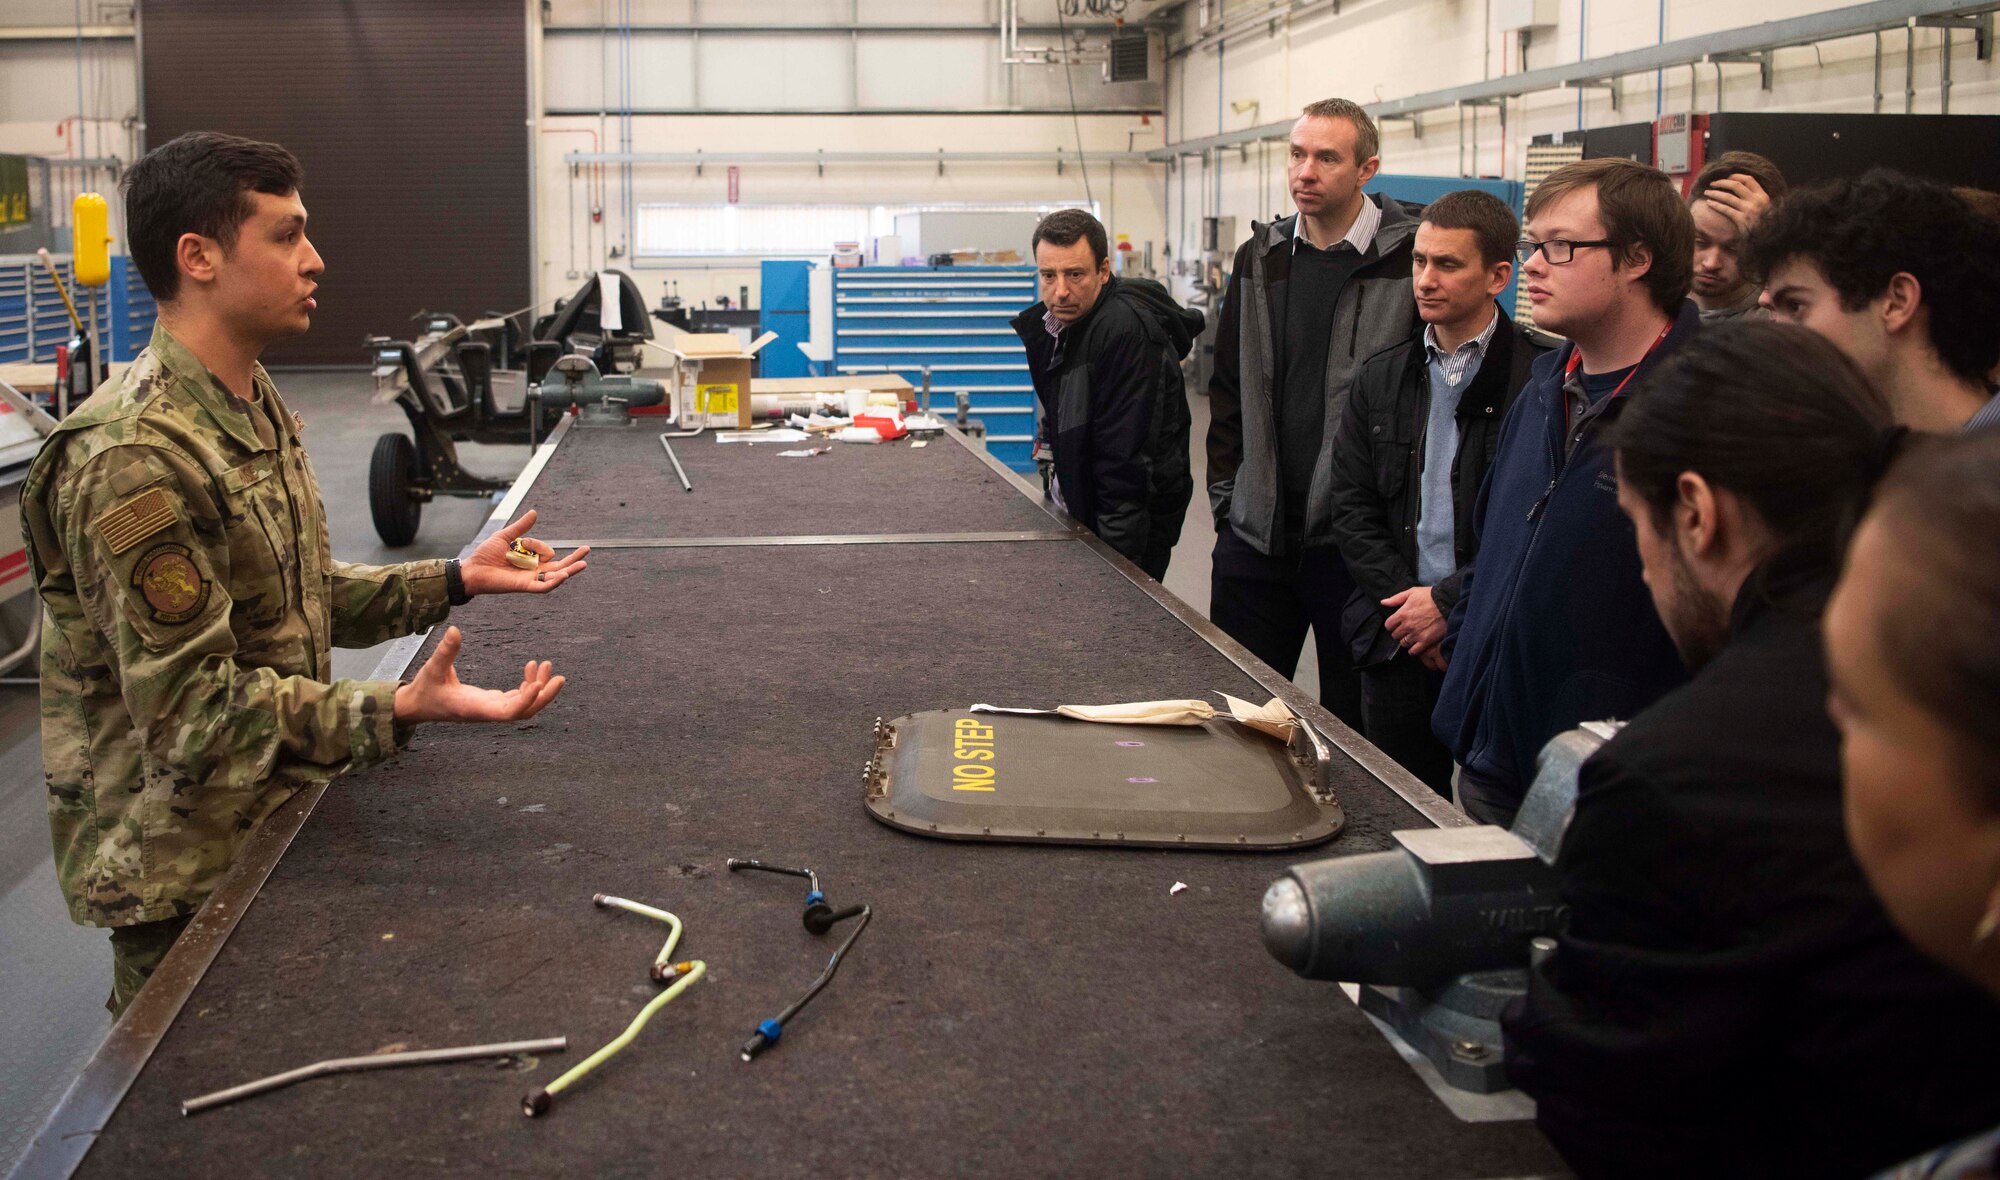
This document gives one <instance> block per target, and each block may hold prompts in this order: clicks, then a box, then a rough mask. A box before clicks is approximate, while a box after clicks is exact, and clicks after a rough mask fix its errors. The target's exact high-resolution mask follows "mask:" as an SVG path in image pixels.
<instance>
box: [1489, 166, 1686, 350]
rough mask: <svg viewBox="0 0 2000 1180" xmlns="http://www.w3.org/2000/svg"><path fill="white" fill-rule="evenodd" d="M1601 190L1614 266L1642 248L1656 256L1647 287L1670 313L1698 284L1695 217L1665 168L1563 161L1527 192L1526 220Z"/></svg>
mask: <svg viewBox="0 0 2000 1180" xmlns="http://www.w3.org/2000/svg"><path fill="white" fill-rule="evenodd" d="M1587 188H1594V189H1596V190H1597V216H1598V219H1599V220H1601V221H1602V222H1603V223H1604V236H1605V237H1606V238H1608V239H1610V240H1611V241H1612V242H1613V243H1615V246H1614V248H1613V250H1612V255H1611V264H1612V266H1614V267H1617V266H1620V265H1623V264H1625V263H1628V262H1635V261H1637V259H1636V258H1635V257H1634V256H1633V254H1634V251H1636V250H1638V249H1639V248H1641V247H1643V248H1644V249H1645V250H1646V252H1647V253H1649V254H1650V255H1652V267H1651V269H1649V270H1647V271H1646V290H1647V292H1648V293H1650V294H1651V295H1652V297H1653V302H1654V303H1655V304H1656V305H1658V307H1659V309H1660V310H1661V311H1663V312H1666V313H1667V314H1668V315H1674V314H1675V313H1677V312H1679V311H1680V307H1681V301H1682V300H1685V299H1686V298H1687V293H1688V288H1689V287H1690V286H1692V285H1693V283H1694V219H1693V218H1692V217H1691V216H1689V215H1688V211H1687V206H1686V205H1685V204H1683V203H1682V202H1681V193H1680V189H1678V188H1677V187H1675V185H1674V182H1673V180H1672V179H1671V178H1669V177H1668V176H1667V174H1666V173H1664V172H1662V171H1660V170H1659V169H1658V168H1653V167H1650V166H1648V165H1645V164H1641V163H1638V162H1637V161H1634V160H1627V159H1624V158H1622V157H1616V158H1613V157H1599V158H1597V159H1592V160H1578V161H1577V162H1576V163H1574V164H1564V165H1563V166H1562V167H1560V168H1558V169H1556V170H1555V171H1554V172H1551V173H1549V175H1548V177H1547V178H1546V179H1544V180H1543V181H1542V183H1540V184H1538V185H1536V186H1535V191H1534V192H1533V193H1531V194H1529V196H1528V220H1530V221H1533V220H1534V219H1535V215H1536V214H1537V213H1539V212H1541V211H1542V210H1543V209H1546V208H1548V207H1549V206H1550V205H1553V204H1555V203H1556V202H1557V201H1560V200H1562V199H1563V198H1564V197H1567V196H1569V195H1570V194H1571V193H1576V192H1581V191H1583V190H1584V189H1587Z"/></svg>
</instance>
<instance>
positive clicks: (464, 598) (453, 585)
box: [444, 557, 472, 606]
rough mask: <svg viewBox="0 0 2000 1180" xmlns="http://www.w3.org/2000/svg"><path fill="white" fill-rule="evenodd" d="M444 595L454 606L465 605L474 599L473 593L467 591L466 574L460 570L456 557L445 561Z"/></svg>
mask: <svg viewBox="0 0 2000 1180" xmlns="http://www.w3.org/2000/svg"><path fill="white" fill-rule="evenodd" d="M444 597H445V601H446V602H449V603H451V605H453V606H464V605H465V604H466V603H468V602H471V601H472V595H470V594H467V593H466V592H465V575H464V574H463V573H461V572H459V568H458V559H457V558H456V557H454V558H451V559H449V560H448V561H446V562H445V563H444Z"/></svg>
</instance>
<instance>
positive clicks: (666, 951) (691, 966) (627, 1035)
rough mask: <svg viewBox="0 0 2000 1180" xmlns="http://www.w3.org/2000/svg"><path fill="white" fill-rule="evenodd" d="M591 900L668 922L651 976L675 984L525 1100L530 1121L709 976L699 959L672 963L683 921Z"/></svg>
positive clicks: (616, 900) (618, 902)
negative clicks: (664, 938) (590, 1052)
mask: <svg viewBox="0 0 2000 1180" xmlns="http://www.w3.org/2000/svg"><path fill="white" fill-rule="evenodd" d="M591 900H592V901H593V902H595V903H596V904H597V905H598V906H600V907H610V908H612V909H620V910H625V911H627V912H629V913H634V914H638V915H640V916H642V917H647V918H654V919H657V920H658V921H661V922H665V923H666V924H667V928H668V930H667V945H666V946H664V947H662V948H661V949H660V953H659V956H658V957H657V958H655V959H654V960H653V969H652V976H653V981H654V982H656V983H660V982H665V981H666V980H668V979H672V980H673V982H672V983H671V984H668V985H667V987H666V988H665V990H663V991H661V992H660V994H659V995H657V996H654V997H653V998H652V1000H651V1001H649V1002H648V1003H647V1004H646V1006H645V1007H644V1008H641V1009H639V1014H638V1015H637V1016H634V1017H633V1018H632V1023H630V1024H628V1025H626V1026H625V1031H624V1032H622V1033H619V1034H618V1035H617V1036H616V1037H613V1038H612V1039H611V1041H610V1042H609V1043H608V1044H606V1045H605V1046H604V1047H603V1048H601V1049H599V1050H598V1051H597V1052H595V1053H592V1054H591V1055H590V1056H588V1057H586V1058H584V1059H583V1060H582V1061H580V1062H578V1063H577V1064H576V1065H575V1066H574V1067H572V1068H571V1069H570V1070H569V1072H567V1073H565V1074H563V1075H562V1076H561V1077H559V1078H557V1079H556V1080H555V1081H553V1082H550V1083H549V1084H548V1085H546V1086H544V1087H542V1088H541V1089H539V1090H536V1091H535V1092H534V1093H532V1094H530V1095H528V1096H527V1097H526V1098H525V1099H523V1100H522V1102H521V1110H522V1112H523V1113H525V1114H526V1115H527V1116H528V1117H529V1118H534V1117H535V1116H536V1115H538V1114H542V1113H543V1112H545V1111H547V1110H548V1109H549V1107H550V1105H552V1104H553V1103H554V1101H555V1096H556V1095H557V1094H560V1093H562V1092H563V1091H564V1090H567V1089H569V1088H570V1087H571V1086H573V1085H575V1084H576V1083H577V1082H579V1081H581V1080H582V1079H583V1077H584V1075H586V1074H588V1073H589V1072H590V1071H591V1070H593V1069H596V1068H597V1067H598V1066H600V1065H603V1064H604V1063H605V1062H607V1061H609V1060H611V1059H612V1058H613V1057H615V1056H617V1055H618V1052H619V1051H620V1050H621V1049H623V1048H625V1046H627V1045H629V1044H631V1043H632V1038H634V1037H636V1036H638V1035H639V1030H640V1029H642V1028H645V1027H646V1022H647V1021H649V1020H651V1019H652V1018H653V1014H654V1013H655V1012H658V1011H659V1010H660V1009H662V1008H664V1007H666V1006H667V1005H668V1004H670V1003H672V1002H673V999H674V997H675V996H678V995H680V994H681V993H682V992H684V991H686V990H687V987H688V985H689V984H691V983H693V982H694V981H695V980H697V979H700V978H701V977H702V976H703V975H705V974H707V973H708V964H707V963H704V962H703V961H701V960H700V959H694V960H691V961H688V962H684V963H675V962H673V954H674V947H675V946H676V945H678V944H679V943H680V940H681V920H680V919H679V918H677V917H675V916H674V915H672V914H670V913H668V912H667V911H665V910H660V909H654V908H653V907H652V906H649V905H642V904H640V903H639V902H636V901H628V900H626V899H625V898H622V897H610V896H608V895H606V894H602V893H600V894H598V895H597V896H596V897H594V898H592V899H591Z"/></svg>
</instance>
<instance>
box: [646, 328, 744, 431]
mask: <svg viewBox="0 0 2000 1180" xmlns="http://www.w3.org/2000/svg"><path fill="white" fill-rule="evenodd" d="M777 338H778V334H777V333H776V332H766V333H764V334H763V335H762V336H759V337H757V339H755V340H753V341H751V342H750V344H749V346H748V347H747V348H746V347H745V346H744V345H743V343H742V342H741V341H739V340H738V339H737V338H736V337H735V336H734V335H732V334H730V333H728V332H709V333H694V332H680V333H678V334H676V335H675V337H674V339H673V341H672V343H671V344H669V345H668V346H667V347H668V351H670V352H672V353H673V354H674V357H675V358H676V360H677V361H678V364H677V365H676V366H675V367H676V369H677V377H676V380H675V381H674V382H673V383H672V384H671V385H670V386H669V388H670V389H671V390H672V393H673V397H672V399H671V404H672V408H673V409H672V412H673V413H674V415H675V420H676V421H677V422H679V423H680V425H681V427H682V428H683V429H688V430H691V429H693V428H694V427H695V426H696V425H703V426H713V427H717V428H720V429H731V428H733V429H737V430H748V429H749V428H750V380H751V374H752V373H753V371H754V370H755V369H756V365H757V351H758V350H759V349H761V348H763V347H764V346H765V345H766V344H769V343H770V342H771V341H773V340H776V339H777ZM635 412H636V411H635ZM703 415H706V417H705V419H704V417H703Z"/></svg>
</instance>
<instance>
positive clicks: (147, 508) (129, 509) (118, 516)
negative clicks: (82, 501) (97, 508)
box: [95, 488, 177, 556]
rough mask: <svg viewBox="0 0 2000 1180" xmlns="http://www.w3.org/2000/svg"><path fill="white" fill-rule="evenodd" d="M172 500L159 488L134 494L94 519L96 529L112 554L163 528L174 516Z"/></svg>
mask: <svg viewBox="0 0 2000 1180" xmlns="http://www.w3.org/2000/svg"><path fill="white" fill-rule="evenodd" d="M176 515H177V514H176V513H175V512H174V504H173V501H172V500H169V499H167V494H166V493H165V492H163V491H161V490H160V489H159V488H154V489H153V490H152V491H149V492H146V493H145V494H143V495H139V496H134V497H133V498H132V499H130V500H127V501H125V502H124V503H123V504H120V505H118V506H117V507H116V508H111V509H107V510H106V511H105V512H103V513H102V514H100V515H99V516H98V518H97V520H96V522H95V523H96V524H97V533H98V535H99V536H100V537H102V538H103V539H104V543H105V545H106V546H108V547H109V548H110V549H111V552H112V555H113V556H116V555H118V554H120V553H123V552H125V551H126V550H127V549H130V548H131V547H132V546H134V545H137V544H138V543H139V542H141V541H143V540H145V539H146V538H147V537H150V536H152V535H153V534H154V533H157V532H159V531H160V530H161V529H163V528H166V527H167V526H168V525H170V524H172V523H174V520H175V519H176Z"/></svg>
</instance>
